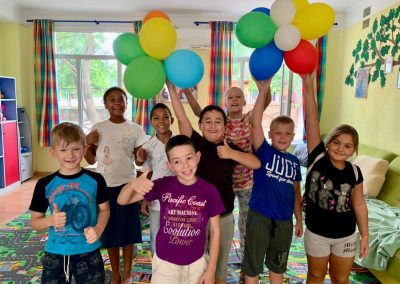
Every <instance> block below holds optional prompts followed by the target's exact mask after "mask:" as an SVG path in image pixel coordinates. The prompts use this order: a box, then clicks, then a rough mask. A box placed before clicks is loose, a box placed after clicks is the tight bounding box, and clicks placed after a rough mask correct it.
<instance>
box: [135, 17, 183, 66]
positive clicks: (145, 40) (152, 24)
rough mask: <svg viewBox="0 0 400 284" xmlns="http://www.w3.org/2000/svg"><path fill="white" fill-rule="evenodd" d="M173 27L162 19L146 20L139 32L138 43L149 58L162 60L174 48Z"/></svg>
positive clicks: (174, 32) (174, 34)
mask: <svg viewBox="0 0 400 284" xmlns="http://www.w3.org/2000/svg"><path fill="white" fill-rule="evenodd" d="M176 37H177V36H176V30H175V27H174V25H173V24H172V23H171V22H169V21H167V20H166V19H163V18H153V19H150V20H148V21H147V22H146V23H145V24H144V25H143V27H142V29H141V30H140V32H139V41H140V44H141V45H142V48H143V50H144V51H145V52H146V53H147V54H148V55H150V56H152V57H154V58H157V59H160V60H163V59H165V58H166V57H167V56H168V55H170V54H171V52H172V51H174V50H175V46H176Z"/></svg>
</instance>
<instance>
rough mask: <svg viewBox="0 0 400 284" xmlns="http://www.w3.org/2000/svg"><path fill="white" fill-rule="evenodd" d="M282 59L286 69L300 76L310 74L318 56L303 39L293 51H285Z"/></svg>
mask: <svg viewBox="0 0 400 284" xmlns="http://www.w3.org/2000/svg"><path fill="white" fill-rule="evenodd" d="M283 57H284V59H285V62H286V65H287V67H288V68H289V69H290V70H292V71H293V72H294V73H297V74H300V75H302V74H311V73H312V72H313V71H314V69H315V67H316V66H317V61H318V54H317V51H316V49H315V48H314V46H313V45H312V44H311V43H309V42H308V41H306V40H303V39H302V40H301V41H300V43H299V45H298V46H297V47H296V48H295V49H293V50H291V51H285V53H284V56H283Z"/></svg>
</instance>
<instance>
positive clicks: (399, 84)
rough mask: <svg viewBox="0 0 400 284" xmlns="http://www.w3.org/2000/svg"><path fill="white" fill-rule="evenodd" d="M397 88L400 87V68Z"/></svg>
mask: <svg viewBox="0 0 400 284" xmlns="http://www.w3.org/2000/svg"><path fill="white" fill-rule="evenodd" d="M396 86H397V88H398V89H400V69H399V73H398V74H397V84H396Z"/></svg>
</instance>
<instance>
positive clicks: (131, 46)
mask: <svg viewBox="0 0 400 284" xmlns="http://www.w3.org/2000/svg"><path fill="white" fill-rule="evenodd" d="M176 42H177V34H176V30H175V27H174V25H173V24H172V23H171V20H170V19H169V17H168V16H167V15H166V14H165V13H163V12H161V11H158V10H154V11H151V12H149V13H147V14H146V16H145V17H144V18H143V26H142V28H141V30H140V32H139V34H138V35H137V34H134V33H123V34H121V35H119V36H118V37H117V38H116V39H115V40H114V43H113V51H114V54H115V57H116V58H117V60H118V61H119V62H121V63H122V64H124V65H126V66H127V67H126V69H125V73H124V84H125V88H126V89H127V91H128V92H129V93H130V94H131V95H133V96H134V97H136V98H139V99H149V98H151V97H153V96H155V95H156V94H158V93H159V92H160V91H161V90H162V88H163V86H164V84H165V81H166V79H167V78H168V80H170V81H171V82H172V83H173V84H174V85H176V86H177V87H180V88H190V87H193V86H195V85H196V84H197V83H198V82H199V81H200V80H201V79H202V77H203V73H204V65H203V62H202V60H201V58H200V57H199V56H198V55H197V54H196V53H195V52H193V51H192V50H188V49H178V50H175V48H176Z"/></svg>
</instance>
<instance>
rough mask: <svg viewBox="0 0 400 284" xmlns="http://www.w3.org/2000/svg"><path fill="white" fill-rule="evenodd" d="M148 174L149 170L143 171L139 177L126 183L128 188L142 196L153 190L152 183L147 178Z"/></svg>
mask: <svg viewBox="0 0 400 284" xmlns="http://www.w3.org/2000/svg"><path fill="white" fill-rule="evenodd" d="M148 174H149V170H145V171H144V172H143V174H142V175H141V176H140V177H138V178H134V179H132V180H131V181H130V182H129V183H128V187H129V188H131V189H133V190H134V191H135V192H136V193H138V194H140V195H142V196H143V195H145V194H146V193H148V192H149V191H150V190H151V189H152V188H153V185H154V183H153V182H152V181H151V180H149V179H148V178H147V175H148Z"/></svg>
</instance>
